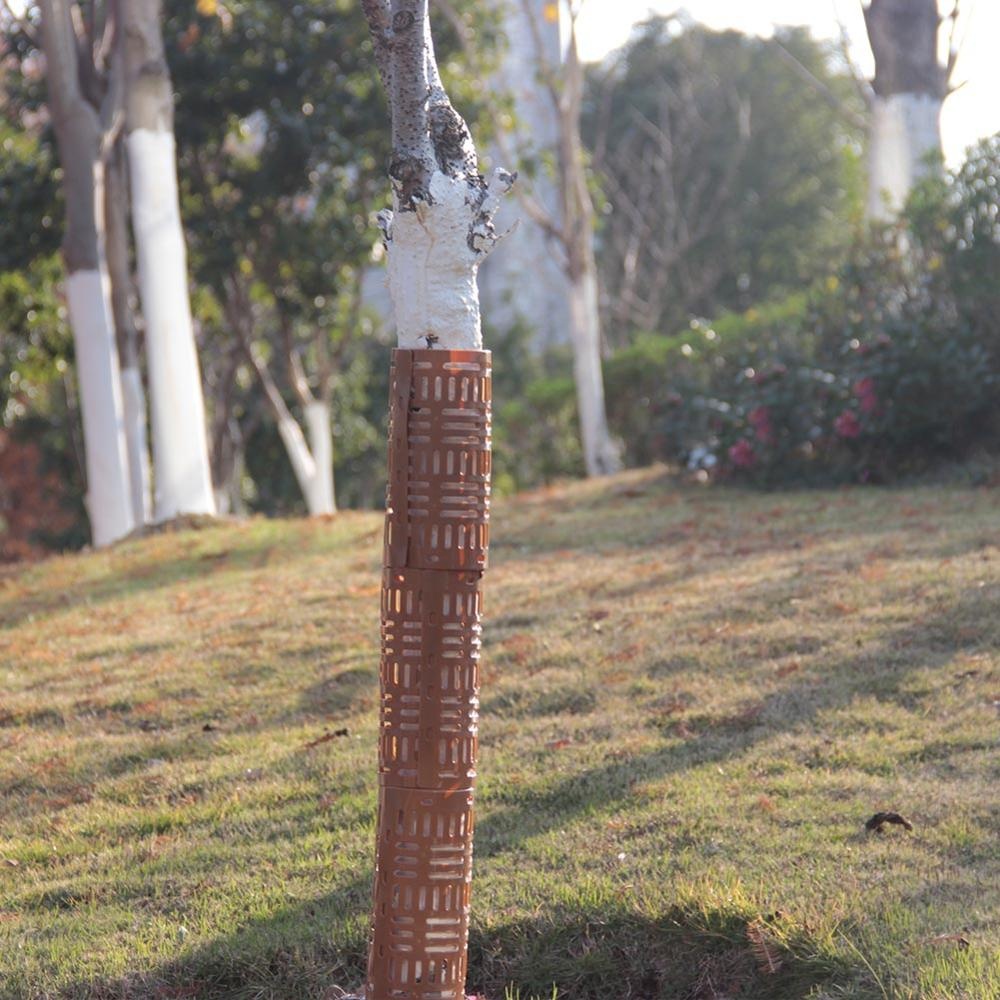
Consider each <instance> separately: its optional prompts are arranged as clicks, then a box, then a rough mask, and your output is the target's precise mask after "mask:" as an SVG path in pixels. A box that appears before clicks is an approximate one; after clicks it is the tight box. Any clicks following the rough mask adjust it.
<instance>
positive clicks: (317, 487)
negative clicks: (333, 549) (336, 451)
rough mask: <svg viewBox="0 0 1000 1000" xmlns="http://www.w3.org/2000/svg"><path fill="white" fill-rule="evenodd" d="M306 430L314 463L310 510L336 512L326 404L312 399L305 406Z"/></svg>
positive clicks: (328, 409) (330, 433)
mask: <svg viewBox="0 0 1000 1000" xmlns="http://www.w3.org/2000/svg"><path fill="white" fill-rule="evenodd" d="M305 419H306V431H307V433H308V435H309V450H310V451H311V452H312V456H313V461H314V463H315V466H316V475H315V480H314V481H313V491H314V497H315V503H314V508H315V509H311V510H310V513H311V514H336V513H337V503H336V500H335V497H334V491H333V426H332V424H331V418H330V404H329V403H328V402H326V401H324V400H322V399H313V400H311V401H310V402H309V403H307V404H306V407H305Z"/></svg>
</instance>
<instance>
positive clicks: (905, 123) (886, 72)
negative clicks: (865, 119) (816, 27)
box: [864, 0, 959, 219]
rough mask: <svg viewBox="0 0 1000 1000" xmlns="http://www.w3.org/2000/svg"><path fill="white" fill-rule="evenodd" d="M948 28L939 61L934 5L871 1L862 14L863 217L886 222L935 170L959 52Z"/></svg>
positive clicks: (922, 0)
mask: <svg viewBox="0 0 1000 1000" xmlns="http://www.w3.org/2000/svg"><path fill="white" fill-rule="evenodd" d="M958 12H959V2H958V0H955V2H954V4H953V6H952V9H951V13H950V14H949V15H948V17H947V19H946V20H947V21H948V22H950V24H951V37H950V41H949V46H948V56H947V59H946V61H945V62H944V63H942V62H941V61H940V59H939V58H938V34H939V31H940V29H941V25H942V23H943V22H944V20H945V19H944V18H942V17H941V15H940V13H939V12H938V3H937V0H871V2H870V3H869V4H868V6H867V7H865V8H864V15H865V27H866V28H867V29H868V41H869V43H870V44H871V49H872V54H873V55H874V57H875V76H874V78H873V79H872V81H871V110H872V117H871V132H870V136H869V149H868V202H867V208H868V215H869V217H870V218H873V219H887V218H892V217H893V216H894V215H895V214H896V213H897V212H898V211H899V209H900V208H901V207H902V206H903V203H904V202H905V201H906V197H907V195H908V194H909V192H910V189H911V188H912V186H913V184H914V183H915V182H916V181H917V180H919V179H920V178H921V177H923V176H925V175H926V174H927V173H928V172H929V171H936V170H940V167H941V129H940V118H941V105H942V104H943V103H944V100H945V98H946V97H947V96H948V94H949V93H950V90H949V85H950V79H951V76H952V73H953V71H954V68H955V62H956V60H957V58H958V48H957V47H956V44H955V28H956V25H957V23H958Z"/></svg>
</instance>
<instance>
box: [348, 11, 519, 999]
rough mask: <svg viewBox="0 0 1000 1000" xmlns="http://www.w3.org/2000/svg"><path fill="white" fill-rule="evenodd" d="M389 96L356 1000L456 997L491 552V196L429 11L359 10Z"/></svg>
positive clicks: (494, 191)
mask: <svg viewBox="0 0 1000 1000" xmlns="http://www.w3.org/2000/svg"><path fill="white" fill-rule="evenodd" d="M362 6H363V9H364V12H365V15H366V17H367V19H368V24H369V27H370V30H371V37H372V45H373V48H374V53H375V60H376V64H377V66H378V70H379V74H380V76H381V78H382V83H383V86H384V88H385V90H386V92H387V94H388V96H389V106H390V111H391V117H392V158H391V161H390V166H389V177H390V180H391V184H392V198H393V211H392V212H388V211H386V212H383V213H382V214H381V217H380V224H381V227H382V232H383V235H384V238H385V250H386V255H387V259H388V260H387V262H388V275H389V289H390V293H391V295H392V299H393V306H394V310H395V316H396V326H397V336H398V341H399V349H398V350H397V351H395V353H394V356H393V379H392V389H391V394H390V399H391V403H390V432H389V440H390V445H389V477H388V489H387V498H386V545H385V554H384V575H383V586H382V635H383V645H382V659H381V667H380V685H381V694H382V698H381V705H382V714H381V738H380V748H379V771H380V786H379V814H378V823H377V830H378V840H377V849H376V851H377V853H376V872H375V889H374V905H373V919H372V945H371V951H370V953H369V963H368V979H367V988H366V997H367V1000H389V998H390V997H406V996H418V995H427V994H428V987H429V988H430V990H433V995H435V996H437V997H440V998H449V1000H464V996H465V989H464V987H465V969H466V961H467V937H468V919H469V889H470V880H471V865H472V826H473V822H472V800H473V787H474V781H475V773H476V772H475V767H476V748H477V741H476V733H477V719H478V715H477V707H478V687H479V669H478V660H479V645H480V638H479V636H480V633H481V628H482V626H481V617H482V611H481V607H482V605H481V589H480V587H481V583H480V580H481V577H482V571H483V569H484V567H485V561H486V552H487V544H488V533H487V519H488V511H489V490H490V484H489V477H490V457H491V454H490V375H489V370H490V360H489V354H488V353H487V352H485V351H483V350H482V331H481V327H480V315H479V299H478V289H477V286H476V272H477V270H478V267H479V264H480V262H481V260H482V259H483V258H484V257H485V256H486V254H487V253H489V252H490V250H492V249H493V247H494V245H495V244H496V242H497V238H498V237H497V233H496V230H495V228H494V224H493V216H494V213H495V212H496V209H497V207H498V205H499V202H500V197H501V195H502V194H503V193H504V192H505V191H506V190H507V189H508V188H509V186H510V184H511V182H512V179H513V178H512V177H511V175H510V174H508V173H507V172H506V171H504V170H500V169H497V170H495V171H494V172H493V175H492V178H491V180H490V181H489V182H487V181H486V180H485V179H484V178H483V176H482V175H481V174H480V173H479V166H478V159H477V154H476V148H475V146H474V144H473V142H472V137H471V135H470V133H469V129H468V127H467V126H466V123H465V121H464V120H463V119H462V117H461V116H460V115H459V114H458V113H457V112H456V111H455V109H454V108H453V107H452V105H451V102H450V100H449V99H448V95H447V93H446V92H445V89H444V87H443V86H442V83H441V79H440V77H439V74H438V67H437V60H436V58H435V54H434V45H433V42H432V39H431V30H430V20H429V17H428V10H427V0H391V2H390V0H362Z"/></svg>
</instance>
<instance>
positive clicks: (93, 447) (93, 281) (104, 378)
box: [66, 269, 135, 547]
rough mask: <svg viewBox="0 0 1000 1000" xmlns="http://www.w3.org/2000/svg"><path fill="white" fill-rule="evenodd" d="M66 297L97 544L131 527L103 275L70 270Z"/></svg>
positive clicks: (115, 354) (120, 406)
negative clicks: (78, 384)
mask: <svg viewBox="0 0 1000 1000" xmlns="http://www.w3.org/2000/svg"><path fill="white" fill-rule="evenodd" d="M66 299H67V305H68V308H69V321H70V326H71V327H72V328H73V343H74V347H75V350H76V374H77V379H78V380H79V383H80V410H81V415H82V418H83V440H84V450H85V452H86V465H87V513H88V515H89V516H90V529H91V534H92V536H93V543H94V545H96V546H98V547H100V546H103V545H109V544H110V543H111V542H114V541H116V540H117V539H119V538H122V537H124V536H125V535H127V534H128V533H129V532H130V531H131V530H132V529H133V527H135V521H134V518H133V514H132V503H131V493H130V484H129V473H128V447H127V444H126V441H125V424H124V419H123V413H124V407H123V403H122V392H121V385H120V382H119V375H118V348H117V345H116V344H115V334H114V327H113V325H112V320H111V301H110V290H109V288H108V279H107V276H106V275H105V274H104V273H103V272H102V271H101V270H100V269H96V270H80V271H74V272H73V273H72V274H70V275H69V277H67V279H66Z"/></svg>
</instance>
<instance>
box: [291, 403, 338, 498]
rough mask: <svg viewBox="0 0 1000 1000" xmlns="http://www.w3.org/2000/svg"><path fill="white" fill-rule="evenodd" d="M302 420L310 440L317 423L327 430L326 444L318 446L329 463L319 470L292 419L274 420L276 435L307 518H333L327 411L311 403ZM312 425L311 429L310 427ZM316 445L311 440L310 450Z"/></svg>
mask: <svg viewBox="0 0 1000 1000" xmlns="http://www.w3.org/2000/svg"><path fill="white" fill-rule="evenodd" d="M316 407H319V408H320V409H321V410H322V411H323V414H322V416H321V415H320V414H319V412H318V410H317V409H316ZM306 419H307V421H310V423H309V427H308V429H309V435H310V438H313V434H314V433H320V434H321V427H320V422H321V421H322V422H324V423H325V424H326V427H327V435H328V438H327V443H326V444H324V443H323V442H319V444H320V448H321V450H323V449H325V450H326V453H327V455H328V456H329V459H330V461H329V463H328V464H326V465H325V466H320V464H319V462H318V457H319V456H317V455H315V454H314V453H313V452H312V451H310V449H309V445H308V444H306V439H305V436H304V435H303V433H302V428H301V427H299V425H298V423H296V421H295V419H294V417H291V416H284V417H281V418H279V420H278V433H279V434H280V435H281V440H282V442H283V444H284V445H285V451H286V452H287V453H288V458H289V460H290V461H291V463H292V470H293V471H294V473H295V479H296V482H298V484H299V489H300V490H302V496H303V497H304V498H305V501H306V509H307V510H308V511H309V513H310V515H312V516H314V517H315V516H316V515H318V514H334V513H336V508H335V507H334V504H333V464H332V462H333V438H332V434H331V432H330V430H329V426H330V420H329V411H328V410H327V408H326V406H324V405H323V403H320V402H315V403H311V404H310V406H309V408H308V409H307V410H306ZM314 425H315V426H314ZM316 443H317V441H316V439H315V438H313V444H314V447H315V445H316Z"/></svg>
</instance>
